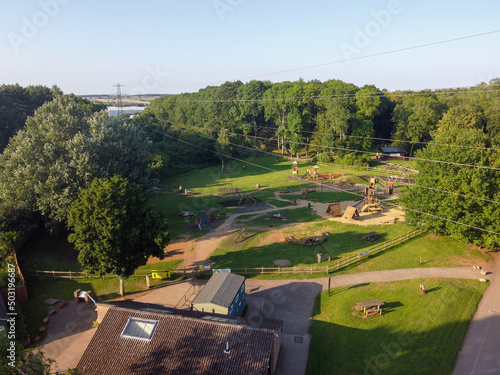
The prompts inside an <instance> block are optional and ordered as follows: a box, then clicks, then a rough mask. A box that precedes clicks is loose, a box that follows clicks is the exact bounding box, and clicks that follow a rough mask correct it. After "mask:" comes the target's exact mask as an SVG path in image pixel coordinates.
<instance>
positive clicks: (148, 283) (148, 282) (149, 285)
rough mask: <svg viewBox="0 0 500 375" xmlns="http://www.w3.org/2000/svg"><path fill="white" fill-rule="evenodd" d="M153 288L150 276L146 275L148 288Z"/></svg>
mask: <svg viewBox="0 0 500 375" xmlns="http://www.w3.org/2000/svg"><path fill="white" fill-rule="evenodd" d="M150 287H151V283H150V281H149V275H146V288H148V289H149V288H150Z"/></svg>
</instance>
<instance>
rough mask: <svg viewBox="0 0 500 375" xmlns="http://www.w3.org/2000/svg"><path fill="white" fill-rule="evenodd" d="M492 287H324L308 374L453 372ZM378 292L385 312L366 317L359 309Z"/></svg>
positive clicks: (433, 283)
mask: <svg viewBox="0 0 500 375" xmlns="http://www.w3.org/2000/svg"><path fill="white" fill-rule="evenodd" d="M421 283H424V285H425V287H426V290H427V291H428V292H427V294H425V295H421V294H420V293H419V285H420V284H421ZM486 286H487V284H482V283H479V282H478V281H476V280H458V279H449V280H442V279H425V280H411V281H399V282H391V283H371V284H369V285H365V284H360V285H353V286H350V287H342V288H336V289H333V290H332V294H331V296H330V297H328V291H324V292H322V293H321V294H320V295H319V297H318V299H317V301H316V306H315V308H314V312H313V318H312V321H311V326H310V329H309V332H310V334H311V344H310V348H309V360H308V364H307V371H306V373H307V374H310V375H321V374H325V375H330V374H346V375H347V374H388V375H389V374H394V375H400V374H434V375H449V374H451V373H452V371H453V368H454V366H455V361H456V358H457V356H458V352H459V350H460V347H461V345H462V341H463V339H464V337H465V334H466V332H467V327H468V325H469V321H470V319H471V318H472V316H473V315H474V312H475V311H476V307H477V304H478V303H479V300H480V299H481V295H482V293H483V291H484V289H485V288H486ZM375 299H380V300H382V301H384V302H385V305H384V306H383V315H374V316H370V317H367V318H361V317H360V313H359V312H357V311H356V310H354V309H353V308H352V307H353V306H354V305H355V304H356V302H358V301H368V300H375Z"/></svg>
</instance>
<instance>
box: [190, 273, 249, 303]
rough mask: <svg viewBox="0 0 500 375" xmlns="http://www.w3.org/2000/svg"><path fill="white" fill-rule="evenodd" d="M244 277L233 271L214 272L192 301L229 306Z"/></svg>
mask: <svg viewBox="0 0 500 375" xmlns="http://www.w3.org/2000/svg"><path fill="white" fill-rule="evenodd" d="M244 281H245V278H244V277H243V276H240V275H236V274H234V273H214V274H213V275H212V277H211V278H210V280H208V282H207V285H205V287H204V288H203V289H202V290H201V292H200V293H199V294H198V295H197V296H196V298H195V299H194V301H193V304H195V303H213V304H216V305H219V306H224V307H229V306H231V303H232V302H233V300H234V297H236V294H237V293H238V290H240V287H241V284H243V282H244Z"/></svg>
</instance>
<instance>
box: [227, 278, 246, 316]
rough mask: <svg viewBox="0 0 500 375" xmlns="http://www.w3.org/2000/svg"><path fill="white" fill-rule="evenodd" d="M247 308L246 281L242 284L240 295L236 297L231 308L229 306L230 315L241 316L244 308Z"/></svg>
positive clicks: (237, 294)
mask: <svg viewBox="0 0 500 375" xmlns="http://www.w3.org/2000/svg"><path fill="white" fill-rule="evenodd" d="M244 307H245V281H243V283H242V284H241V287H240V289H239V290H238V293H236V296H235V297H234V300H233V302H232V303H231V306H229V310H228V313H227V314H228V315H231V316H240V315H241V313H242V312H243V308H244Z"/></svg>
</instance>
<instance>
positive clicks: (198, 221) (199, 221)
mask: <svg viewBox="0 0 500 375" xmlns="http://www.w3.org/2000/svg"><path fill="white" fill-rule="evenodd" d="M215 221H216V219H215V216H214V215H213V214H212V212H204V213H203V214H202V215H201V216H200V217H197V218H195V219H194V225H193V226H197V227H198V228H199V229H200V230H201V227H202V225H204V224H209V223H215Z"/></svg>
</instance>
